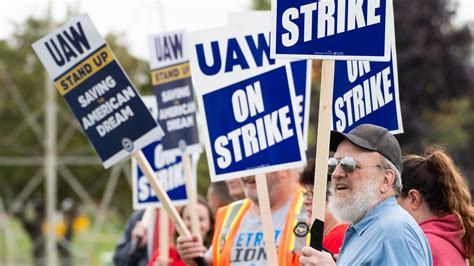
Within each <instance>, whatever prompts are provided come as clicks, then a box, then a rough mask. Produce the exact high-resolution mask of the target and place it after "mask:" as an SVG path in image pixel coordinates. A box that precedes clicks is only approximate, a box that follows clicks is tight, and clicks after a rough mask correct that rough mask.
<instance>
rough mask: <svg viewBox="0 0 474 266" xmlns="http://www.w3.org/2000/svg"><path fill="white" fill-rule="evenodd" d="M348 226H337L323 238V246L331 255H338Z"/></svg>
mask: <svg viewBox="0 0 474 266" xmlns="http://www.w3.org/2000/svg"><path fill="white" fill-rule="evenodd" d="M347 226H348V224H339V225H337V226H336V227H334V228H333V229H332V230H331V231H329V232H328V233H327V234H326V235H325V236H324V237H323V246H324V247H325V248H326V249H327V250H329V251H330V252H331V253H332V254H339V249H340V248H341V246H342V242H343V241H344V235H345V234H346V230H347Z"/></svg>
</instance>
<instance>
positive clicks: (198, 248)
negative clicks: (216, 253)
mask: <svg viewBox="0 0 474 266" xmlns="http://www.w3.org/2000/svg"><path fill="white" fill-rule="evenodd" d="M176 242H177V248H178V252H179V256H180V257H181V259H183V260H184V262H186V264H187V265H194V261H193V259H194V258H196V257H204V253H206V251H207V249H206V247H205V246H203V245H202V244H201V243H200V242H199V239H198V238H197V237H196V236H192V237H191V236H190V237H185V236H180V237H178V239H177V241H176Z"/></svg>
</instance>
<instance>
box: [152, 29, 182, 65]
mask: <svg viewBox="0 0 474 266" xmlns="http://www.w3.org/2000/svg"><path fill="white" fill-rule="evenodd" d="M153 41H154V42H155V47H156V59H157V60H158V61H165V60H176V59H179V58H182V57H183V34H181V33H179V34H174V35H172V36H159V37H155V38H154V39H153Z"/></svg>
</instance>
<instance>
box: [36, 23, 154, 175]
mask: <svg viewBox="0 0 474 266" xmlns="http://www.w3.org/2000/svg"><path fill="white" fill-rule="evenodd" d="M33 48H34V50H35V52H36V53H37V54H38V57H39V58H40V60H41V62H42V63H43V65H44V66H45V67H46V69H47V70H48V72H49V74H50V76H51V77H52V78H53V80H54V85H55V87H56V88H57V89H58V91H59V93H60V94H61V95H62V96H63V97H64V99H65V100H66V102H67V103H68V105H69V107H70V108H71V110H72V111H73V112H74V115H75V117H76V119H77V120H78V122H79V124H80V125H81V128H82V129H83V130H84V132H85V133H86V135H87V137H88V138H89V140H90V142H91V143H92V145H93V146H94V148H95V150H96V151H97V153H98V154H99V156H100V158H101V160H102V162H103V165H104V167H106V168H107V167H110V166H111V165H113V164H115V163H117V162H118V161H120V160H121V159H123V158H125V157H127V156H128V155H129V154H131V153H132V152H134V151H136V150H139V149H141V148H142V147H144V146H146V145H148V144H149V143H151V142H153V141H154V140H156V139H157V138H160V137H161V136H162V135H163V133H162V131H161V129H160V128H159V127H158V126H157V124H156V121H155V120H154V119H153V118H152V116H151V115H150V113H149V112H148V110H147V108H146V107H145V105H144V104H143V102H142V100H141V98H140V95H139V94H138V92H137V91H136V90H135V88H134V87H133V85H132V84H131V82H130V80H129V79H128V77H127V75H126V74H125V72H124V71H123V70H122V68H121V67H120V65H119V63H118V61H117V60H115V58H114V56H113V54H112V51H111V50H110V48H109V47H108V45H107V44H106V43H105V41H104V40H103V39H102V37H101V36H100V34H99V33H98V32H97V30H96V29H95V27H94V24H93V23H92V21H91V20H90V18H89V17H88V16H87V15H81V16H78V17H77V18H75V19H73V20H72V21H71V22H69V23H67V24H66V25H64V26H63V27H61V28H59V29H57V30H55V31H54V32H52V33H50V34H48V35H47V36H45V37H43V38H41V39H40V40H38V41H36V42H35V43H34V44H33Z"/></svg>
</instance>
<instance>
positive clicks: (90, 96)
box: [78, 76, 137, 137]
mask: <svg viewBox="0 0 474 266" xmlns="http://www.w3.org/2000/svg"><path fill="white" fill-rule="evenodd" d="M104 80H105V83H103V82H104V81H101V82H99V83H98V84H105V85H106V86H105V87H100V86H99V87H100V88H99V87H97V86H98V85H95V86H94V87H92V88H91V89H89V90H87V91H86V92H85V93H84V94H82V95H80V96H79V97H78V101H79V102H80V103H81V106H82V104H85V106H87V105H88V104H89V103H90V101H89V100H91V101H99V102H100V105H99V106H98V107H96V108H95V109H93V110H92V111H91V112H89V113H88V114H87V115H85V116H83V117H82V119H81V122H82V126H83V128H84V130H87V129H88V128H89V127H92V126H94V125H95V124H96V123H98V122H101V123H100V125H98V126H97V127H96V130H97V133H99V135H100V136H101V137H103V136H105V135H106V134H107V133H108V132H110V131H112V130H113V129H115V128H116V127H118V126H120V124H122V123H123V122H125V121H127V120H128V118H130V117H132V116H133V115H134V113H133V110H132V109H131V108H130V106H128V105H126V103H127V102H129V101H130V100H131V99H132V98H134V97H137V95H136V93H135V91H134V90H133V88H132V87H130V86H128V87H127V88H126V89H123V90H122V91H120V92H117V93H116V94H115V95H114V96H112V97H110V98H109V99H108V100H105V98H104V96H101V95H102V94H103V93H105V92H106V91H108V89H110V88H112V87H115V80H114V79H113V78H112V77H111V76H107V77H106V78H105V79H104ZM107 84H108V85H107ZM109 86H110V88H109ZM105 88H107V89H105ZM101 90H102V91H101ZM81 97H83V98H82V100H79V98H81ZM124 105H126V106H125V107H123V106H124ZM116 110H118V111H116ZM110 114H112V115H111V116H110V117H108V118H107V119H105V121H102V120H103V119H104V118H106V117H107V116H109V115H110Z"/></svg>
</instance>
